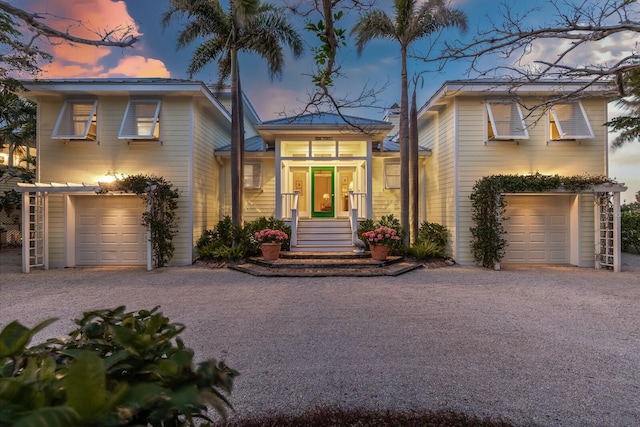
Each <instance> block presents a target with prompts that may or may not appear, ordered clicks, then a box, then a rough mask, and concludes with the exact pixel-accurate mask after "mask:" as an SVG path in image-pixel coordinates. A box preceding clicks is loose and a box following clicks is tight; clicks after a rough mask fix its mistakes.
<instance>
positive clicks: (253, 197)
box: [222, 153, 276, 224]
mask: <svg viewBox="0 0 640 427" xmlns="http://www.w3.org/2000/svg"><path fill="white" fill-rule="evenodd" d="M245 162H260V163H261V164H262V188H261V189H255V190H254V189H247V188H245V189H244V213H243V216H244V222H245V224H246V223H248V222H251V221H253V220H256V219H258V218H260V217H265V218H269V217H271V216H274V217H275V216H276V199H275V198H276V172H275V159H274V158H272V157H251V155H250V153H246V154H245ZM224 171H225V174H226V175H227V176H230V173H231V164H230V160H229V157H226V158H225V159H224ZM224 185H225V188H224V206H223V208H222V215H223V216H231V180H230V179H225V183H224Z"/></svg>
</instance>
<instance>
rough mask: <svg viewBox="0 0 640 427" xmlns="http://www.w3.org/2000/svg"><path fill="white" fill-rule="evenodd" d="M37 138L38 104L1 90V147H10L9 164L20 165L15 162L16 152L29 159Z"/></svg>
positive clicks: (10, 165)
mask: <svg viewBox="0 0 640 427" xmlns="http://www.w3.org/2000/svg"><path fill="white" fill-rule="evenodd" d="M35 140H36V105H35V104H34V103H33V102H31V101H28V100H26V99H24V98H21V97H20V96H18V95H16V94H14V93H12V92H9V91H8V90H3V91H0V148H3V147H4V146H5V145H6V146H8V147H9V163H8V166H9V167H14V166H18V165H14V164H13V157H14V154H15V153H18V154H21V155H23V156H26V157H27V159H28V158H29V150H28V149H29V148H30V147H33V145H34V142H35ZM28 167H29V164H27V168H28Z"/></svg>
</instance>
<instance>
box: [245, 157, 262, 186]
mask: <svg viewBox="0 0 640 427" xmlns="http://www.w3.org/2000/svg"><path fill="white" fill-rule="evenodd" d="M244 188H246V189H247V190H259V189H260V188H262V163H260V162H249V163H245V164H244Z"/></svg>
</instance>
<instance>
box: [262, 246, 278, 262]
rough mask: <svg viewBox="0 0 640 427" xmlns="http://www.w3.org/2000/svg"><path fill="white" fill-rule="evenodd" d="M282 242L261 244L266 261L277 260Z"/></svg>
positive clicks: (263, 257)
mask: <svg viewBox="0 0 640 427" xmlns="http://www.w3.org/2000/svg"><path fill="white" fill-rule="evenodd" d="M280 245H281V244H280V243H263V244H261V245H260V250H261V251H262V259H263V260H265V261H275V260H277V259H278V258H280Z"/></svg>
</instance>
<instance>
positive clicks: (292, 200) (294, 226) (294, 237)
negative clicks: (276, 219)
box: [281, 190, 300, 247]
mask: <svg viewBox="0 0 640 427" xmlns="http://www.w3.org/2000/svg"><path fill="white" fill-rule="evenodd" d="M299 199H300V190H296V191H294V192H293V193H282V214H281V217H282V219H290V220H291V236H289V237H290V239H289V240H290V246H291V247H294V246H297V245H298V220H299V218H300V215H299V213H298V201H299Z"/></svg>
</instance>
